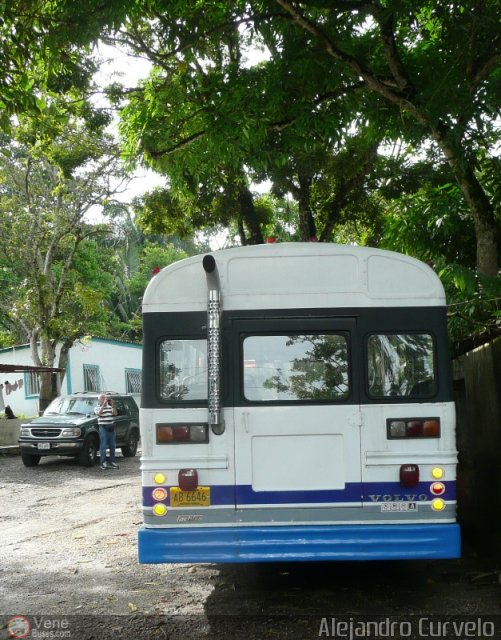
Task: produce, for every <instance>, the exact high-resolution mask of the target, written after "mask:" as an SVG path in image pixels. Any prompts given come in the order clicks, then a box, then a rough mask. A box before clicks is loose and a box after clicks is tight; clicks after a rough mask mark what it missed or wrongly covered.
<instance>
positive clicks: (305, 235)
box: [297, 176, 317, 242]
mask: <svg viewBox="0 0 501 640" xmlns="http://www.w3.org/2000/svg"><path fill="white" fill-rule="evenodd" d="M298 181H299V189H298V190H297V196H298V208H299V235H300V237H301V240H303V241H304V242H308V241H310V240H312V239H313V238H316V237H317V228H316V225H315V220H314V218H313V214H312V211H311V207H310V186H311V179H310V178H306V177H304V176H299V179H298Z"/></svg>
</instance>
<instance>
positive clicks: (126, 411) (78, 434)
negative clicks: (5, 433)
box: [19, 393, 139, 467]
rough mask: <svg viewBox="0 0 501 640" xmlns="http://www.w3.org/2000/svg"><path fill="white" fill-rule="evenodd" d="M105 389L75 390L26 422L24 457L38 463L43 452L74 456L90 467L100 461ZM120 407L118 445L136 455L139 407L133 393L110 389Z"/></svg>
mask: <svg viewBox="0 0 501 640" xmlns="http://www.w3.org/2000/svg"><path fill="white" fill-rule="evenodd" d="M100 395H101V393H74V394H72V395H70V396H61V397H59V398H56V399H55V400H53V401H52V402H51V403H50V405H49V406H48V407H47V409H46V410H45V411H44V414H43V415H42V416H40V417H39V418H35V419H34V420H33V421H32V422H29V423H26V424H22V425H21V429H20V433H19V446H20V448H21V458H22V460H23V463H24V465H25V466H26V467H34V466H36V465H37V464H38V463H39V462H40V457H41V456H73V457H75V458H76V459H77V460H78V462H79V463H80V464H82V465H84V466H86V467H91V466H92V465H94V464H95V463H96V458H97V454H98V452H99V427H98V425H97V417H96V415H95V413H94V409H95V407H97V404H98V402H97V399H98V397H99V396H100ZM106 395H108V396H110V397H111V398H113V400H114V401H115V405H116V407H117V412H118V413H117V416H116V418H115V431H116V438H117V447H121V449H122V454H123V455H124V456H126V457H133V456H135V455H136V451H137V444H138V441H139V409H138V407H137V404H136V402H135V400H134V398H133V397H132V396H129V395H124V394H118V393H106Z"/></svg>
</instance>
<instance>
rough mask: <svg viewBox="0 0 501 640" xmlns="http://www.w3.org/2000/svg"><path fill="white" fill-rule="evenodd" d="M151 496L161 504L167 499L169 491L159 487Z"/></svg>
mask: <svg viewBox="0 0 501 640" xmlns="http://www.w3.org/2000/svg"><path fill="white" fill-rule="evenodd" d="M151 495H152V496H153V500H156V501H157V502H161V501H162V500H165V498H166V497H167V491H166V490H165V489H164V488H163V487H157V488H156V489H153V491H152V492H151Z"/></svg>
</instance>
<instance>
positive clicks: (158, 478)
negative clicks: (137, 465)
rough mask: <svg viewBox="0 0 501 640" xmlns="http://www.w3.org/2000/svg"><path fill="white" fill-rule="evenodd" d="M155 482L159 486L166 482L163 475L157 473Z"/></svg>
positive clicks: (154, 478) (154, 477)
mask: <svg viewBox="0 0 501 640" xmlns="http://www.w3.org/2000/svg"><path fill="white" fill-rule="evenodd" d="M153 480H155V482H156V483H157V484H163V483H164V482H165V476H164V474H163V473H155V475H154V476H153Z"/></svg>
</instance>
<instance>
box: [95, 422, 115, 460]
mask: <svg viewBox="0 0 501 640" xmlns="http://www.w3.org/2000/svg"><path fill="white" fill-rule="evenodd" d="M99 440H100V442H99V456H100V458H101V464H104V463H105V462H106V449H109V450H110V462H115V446H116V440H117V439H116V435H115V431H108V429H105V428H104V427H99Z"/></svg>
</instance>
